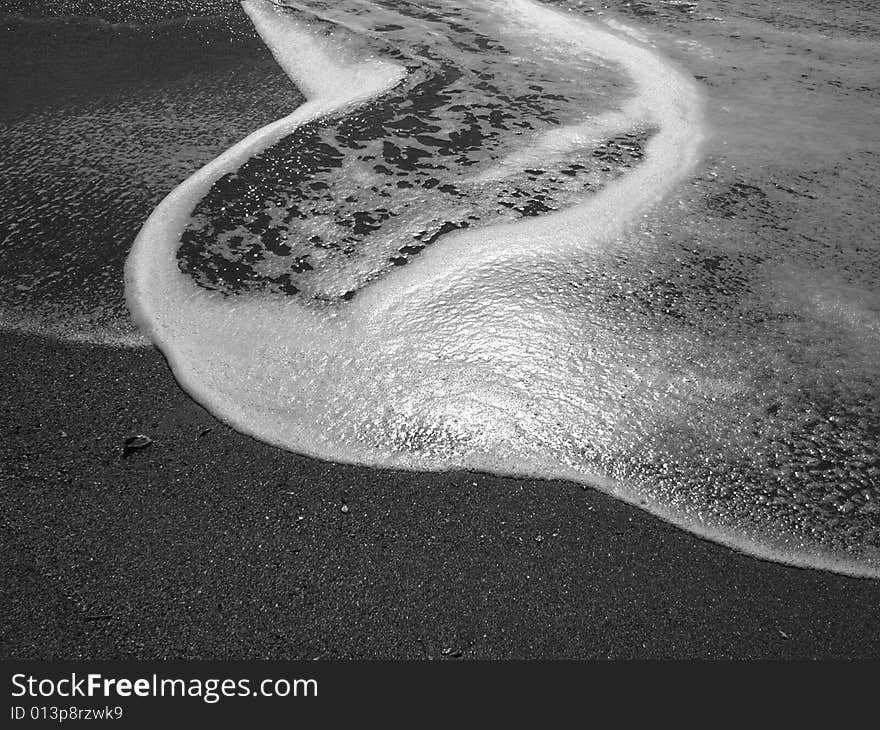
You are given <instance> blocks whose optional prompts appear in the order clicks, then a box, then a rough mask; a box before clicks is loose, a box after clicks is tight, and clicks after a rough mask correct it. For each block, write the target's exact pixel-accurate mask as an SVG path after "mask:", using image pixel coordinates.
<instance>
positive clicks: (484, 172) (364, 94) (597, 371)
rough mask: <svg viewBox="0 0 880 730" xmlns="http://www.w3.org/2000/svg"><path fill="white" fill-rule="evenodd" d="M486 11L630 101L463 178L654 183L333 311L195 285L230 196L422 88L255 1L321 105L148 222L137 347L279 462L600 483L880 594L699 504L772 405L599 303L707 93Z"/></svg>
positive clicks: (415, 263) (399, 278)
mask: <svg viewBox="0 0 880 730" xmlns="http://www.w3.org/2000/svg"><path fill="white" fill-rule="evenodd" d="M491 5H492V7H493V9H494V11H495V12H499V13H503V15H504V18H505V23H504V27H503V28H501V29H500V32H502V33H506V34H509V35H511V36H516V37H521V38H525V39H531V43H532V46H533V47H534V48H535V53H540V52H541V50H540V49H541V48H542V47H543V48H551V47H552V48H553V51H554V52H555V53H559V52H563V53H570V54H571V56H572V57H577V56H579V55H588V56H594V57H599V58H601V59H604V61H605V62H607V63H610V64H613V65H616V66H618V67H620V68H621V69H623V70H624V71H625V72H626V73H627V74H628V75H629V76H630V78H631V79H632V82H633V85H634V90H635V91H634V94H633V95H632V97H631V98H630V100H628V101H626V102H625V103H623V104H622V105H620V106H619V107H618V108H616V109H613V110H611V111H608V112H606V113H601V114H598V115H595V116H592V117H591V116H590V114H589V112H588V111H585V114H584V118H583V119H581V120H579V121H578V122H576V123H571V124H563V125H561V126H559V127H558V128H556V129H554V130H551V131H546V132H544V133H542V134H541V135H538V136H536V137H533V138H530V139H529V140H528V141H527V143H524V144H523V145H522V146H521V147H520V148H518V149H512V150H510V151H509V152H508V153H507V154H506V155H505V156H504V157H503V158H502V159H500V160H498V161H497V162H496V163H495V164H494V165H492V166H489V167H486V168H484V169H481V170H479V171H478V172H476V173H469V172H468V171H462V175H463V176H465V177H467V176H468V175H471V176H472V177H479V178H480V179H482V180H493V179H502V178H504V177H505V176H506V175H509V174H511V171H516V170H518V169H520V168H522V167H523V166H524V165H529V164H533V163H534V161H536V160H540V159H542V158H546V157H552V156H558V155H565V154H566V153H568V152H571V151H572V150H575V149H577V148H580V147H583V146H585V145H590V144H593V143H597V142H599V141H601V140H602V139H604V138H607V137H608V136H609V135H611V134H614V133H617V132H621V131H626V130H632V129H634V128H645V127H651V128H654V129H656V130H657V131H656V133H655V134H654V135H653V136H652V137H651V138H650V140H649V142H648V143H647V146H646V148H645V156H644V160H643V161H642V162H641V164H640V165H638V166H637V167H635V168H634V169H632V170H630V171H629V172H627V173H626V174H625V175H623V176H622V177H620V178H618V179H617V180H615V181H612V182H610V183H609V184H607V185H606V186H605V187H604V188H603V189H601V190H600V191H599V192H597V193H596V194H594V195H592V196H589V197H587V198H586V199H584V200H583V201H582V202H580V203H578V204H576V205H573V206H570V207H568V208H566V209H564V210H560V211H557V212H554V213H552V214H549V215H545V216H541V217H537V218H531V219H528V220H524V221H519V222H516V223H510V224H500V225H491V226H487V227H483V228H477V229H472V230H464V231H457V232H454V233H449V234H448V235H446V236H444V237H443V238H442V239H440V240H439V241H438V242H437V243H436V244H434V245H432V246H430V247H428V248H426V249H425V250H424V251H423V252H422V253H421V255H420V256H418V257H417V258H415V259H413V260H412V261H411V262H410V263H409V264H408V265H407V266H404V267H400V268H397V269H393V270H391V271H389V272H387V273H385V274H384V275H383V276H381V277H378V278H376V279H374V280H372V281H369V282H368V283H366V285H365V286H364V287H363V288H362V289H360V290H359V291H358V293H357V296H356V297H354V299H352V300H351V301H350V302H345V303H338V304H336V305H333V306H323V307H322V306H313V305H311V304H309V303H306V302H304V301H302V300H301V299H297V298H295V297H287V296H284V295H280V294H273V293H268V294H267V293H263V294H256V293H245V294H240V295H235V296H230V295H228V294H225V293H221V292H219V291H211V290H208V289H205V288H203V287H199V286H197V285H196V284H195V283H194V282H193V280H192V279H191V278H190V277H189V276H188V275H187V274H186V273H184V272H183V271H181V269H180V267H179V265H178V261H177V259H176V252H177V250H178V247H179V245H180V240H181V235H182V233H183V231H184V229H185V228H186V226H187V223H188V221H189V219H190V216H191V214H192V211H193V209H194V208H195V206H196V205H197V203H198V202H199V200H201V199H202V198H203V197H204V196H205V195H206V194H207V193H208V192H209V191H210V190H211V187H212V185H213V184H214V183H215V182H216V181H217V180H218V179H219V178H221V176H223V175H225V174H228V173H231V172H234V171H235V170H237V169H238V168H239V167H240V166H241V165H242V164H243V163H245V162H246V161H247V160H248V159H249V158H251V157H252V156H253V155H255V154H257V153H258V152H260V151H261V150H264V149H266V148H267V147H268V146H270V145H272V144H273V143H275V142H276V141H278V140H280V139H282V138H283V137H285V136H286V135H289V134H291V133H292V132H293V131H294V130H296V129H297V128H298V127H300V126H301V125H304V124H307V123H310V122H312V121H314V120H317V119H320V118H322V117H326V116H328V115H342V114H345V113H347V111H348V110H352V109H355V108H356V107H357V105H359V104H363V103H365V102H367V101H369V100H371V99H376V98H378V97H380V96H381V95H382V94H384V93H387V92H388V91H389V90H390V89H392V88H394V86H395V85H396V84H398V83H400V82H401V80H402V79H403V78H404V76H405V73H406V69H405V68H404V67H403V66H401V65H399V64H395V63H393V62H391V61H387V60H382V59H379V58H369V57H367V58H365V57H363V55H362V54H359V53H358V51H357V49H353V48H351V47H349V46H348V45H346V44H345V43H344V42H340V41H339V40H337V39H335V38H333V37H332V36H330V37H328V36H327V35H321V34H318V33H316V32H315V30H314V29H313V28H310V27H309V25H308V24H307V23H304V22H302V21H299V20H296V19H295V18H294V17H293V16H291V15H289V14H285V13H282V12H279V11H277V10H276V9H274V8H273V7H272V6H271V5H270V4H268V3H264V2H260V1H259V0H250V1H249V2H246V3H244V8H245V10H246V12H247V13H248V15H249V16H250V17H251V19H252V21H253V23H254V25H255V27H256V28H257V30H258V32H259V33H260V35H261V36H262V37H263V39H264V40H265V41H266V44H267V45H268V46H269V48H270V49H271V50H272V52H273V54H274V55H275V57H276V59H277V60H278V62H279V63H280V64H281V65H282V67H283V68H284V69H285V71H286V72H287V73H288V74H289V75H290V76H291V78H292V79H293V80H294V81H295V82H296V83H297V84H298V85H299V86H300V88H301V89H302V90H303V91H304V93H305V94H306V96H307V98H308V100H307V102H306V103H305V104H304V105H303V106H301V107H300V108H299V109H297V110H296V111H295V112H293V113H292V114H291V115H290V116H288V117H285V118H284V119H281V120H279V121H277V122H275V123H273V124H270V125H268V126H266V127H264V128H262V129H260V130H258V131H256V132H254V133H253V134H252V135H250V136H249V137H247V138H246V139H244V140H243V141H242V142H240V143H239V144H237V145H235V146H234V147H232V148H230V149H229V150H228V151H227V152H225V153H224V154H223V155H221V156H220V157H218V158H217V159H216V160H214V161H213V162H212V163H210V164H209V165H207V166H206V167H204V168H203V169H201V170H200V171H199V172H197V173H196V174H195V175H193V176H192V177H191V178H189V179H188V180H186V181H185V182H184V183H183V184H182V185H180V186H179V187H178V188H177V189H175V190H174V191H173V192H172V193H171V194H170V195H169V196H168V197H167V198H166V199H165V200H164V201H162V203H161V204H160V205H159V206H158V207H157V208H156V210H155V211H154V213H153V214H152V215H151V216H150V218H149V220H148V221H147V222H146V224H145V225H144V227H143V229H142V230H141V232H140V234H139V236H138V238H137V240H136V243H135V245H134V248H133V249H132V251H131V254H130V256H129V259H128V261H127V264H126V295H127V299H128V303H129V306H130V308H131V310H132V312H133V314H134V316H135V318H136V320H137V322H138V324H139V325H140V327H141V328H142V329H143V330H144V331H145V332H147V333H148V334H149V336H150V337H151V339H152V340H153V342H155V343H156V345H157V346H158V347H159V348H160V349H161V350H162V351H163V353H164V354H165V355H166V357H167V358H168V361H169V363H170V365H171V367H172V369H173V372H174V374H175V377H176V378H177V380H178V381H179V382H180V384H181V385H182V387H183V388H184V389H185V390H186V391H187V392H188V393H190V394H191V395H192V396H193V397H194V398H195V399H196V400H197V401H199V402H200V403H202V404H203V405H205V406H206V407H207V408H208V409H209V410H211V411H212V412H213V413H214V414H216V415H217V416H218V417H219V418H221V419H222V420H224V421H226V422H228V423H230V424H231V425H233V426H234V427H235V428H236V429H238V430H240V431H242V432H244V433H247V434H250V435H252V436H254V437H256V438H258V439H261V440H264V441H266V442H269V443H272V444H275V445H277V446H280V447H282V448H286V449H290V450H293V451H296V452H299V453H303V454H308V455H311V456H315V457H319V458H324V459H329V460H333V461H340V462H352V463H359V464H367V465H374V466H381V467H400V468H406V469H422V470H442V469H453V468H468V469H480V470H489V471H493V472H497V473H502V474H510V475H525V476H534V477H546V478H557V477H558V478H566V479H571V480H576V481H581V482H586V483H589V484H591V485H594V486H597V487H599V488H602V489H604V490H606V491H608V492H610V493H612V494H614V495H616V496H618V497H619V498H622V499H624V500H626V501H629V502H631V503H633V504H637V505H639V506H641V507H643V508H645V509H648V510H649V511H652V512H653V513H655V514H657V515H659V516H661V517H663V518H665V519H667V520H670V521H672V522H674V523H675V524H678V525H680V526H682V527H685V528H686V529H689V530H691V531H693V532H695V533H697V534H700V535H703V536H706V537H709V538H711V539H715V540H718V541H721V542H724V543H726V544H729V545H732V546H735V547H737V548H739V549H742V550H745V551H747V552H751V553H753V554H756V555H759V556H762V557H767V558H771V559H776V560H781V561H785V562H790V563H794V564H798V565H810V566H818V567H824V568H829V569H833V570H838V571H841V572H847V573H851V574H857V575H877V574H878V565H880V562H878V557H877V553H876V551H875V550H873V549H871V548H870V547H866V548H865V549H864V550H863V551H862V552H861V553H860V554H855V555H850V554H847V553H846V552H845V551H841V550H837V549H834V548H833V547H829V546H827V545H824V544H823V543H822V542H821V541H820V540H813V539H810V538H809V537H806V536H804V535H801V534H797V533H796V532H790V531H789V532H786V529H785V527H787V526H783V528H782V529H778V526H777V525H774V524H772V523H771V522H768V521H767V520H766V519H764V517H763V515H761V514H760V513H759V517H758V518H757V519H753V518H752V517H753V515H749V514H745V513H743V512H742V510H740V509H729V510H728V509H726V508H724V507H723V506H719V504H720V503H715V504H714V505H712V506H710V507H708V508H707V506H706V502H705V501H702V502H701V501H700V500H698V499H696V497H695V496H694V495H696V494H697V492H698V491H699V490H700V489H705V488H707V485H709V486H712V487H713V488H714V487H715V486H719V489H720V488H722V487H724V483H725V482H726V481H729V482H730V483H731V484H733V485H734V486H735V487H736V486H737V483H736V480H737V479H739V478H740V477H739V476H736V475H735V474H734V472H735V471H736V469H732V468H728V469H726V470H725V468H724V465H723V464H722V466H721V467H720V468H719V467H718V463H720V462H722V461H723V460H724V459H725V458H727V456H728V455H732V458H734V459H736V458H738V457H740V456H741V455H742V454H746V453H748V452H749V450H750V449H751V448H753V443H752V441H751V440H750V438H751V437H747V436H744V435H743V433H742V432H741V431H740V429H739V427H738V426H737V420H738V419H740V418H745V415H744V414H745V412H746V411H747V410H748V408H751V407H752V406H753V405H754V404H755V403H757V402H760V401H761V399H762V398H764V397H765V394H763V393H762V392H759V388H758V386H757V385H756V383H755V382H754V381H755V378H754V374H753V373H752V372H750V371H749V363H743V362H742V360H741V358H742V357H743V354H742V353H737V352H728V351H725V349H724V348H723V347H718V346H716V345H715V344H714V343H712V342H711V341H701V340H699V339H693V338H691V337H690V336H689V335H688V334H687V333H682V332H680V331H676V332H664V331H660V330H657V329H656V328H653V327H651V326H646V325H645V323H644V322H643V321H642V320H640V319H638V317H636V316H635V315H632V313H631V312H629V310H626V309H621V308H620V307H619V304H616V305H612V304H611V303H610V302H611V300H610V299H609V298H608V297H604V296H600V294H601V293H602V292H603V291H604V290H603V287H605V289H607V288H608V286H609V285H608V284H607V282H606V283H605V284H601V285H600V282H602V281H603V279H602V277H603V276H605V275H606V274H607V272H608V271H611V270H616V271H618V272H619V271H621V270H623V269H622V268H621V267H623V268H625V266H626V265H627V264H621V263H620V259H621V257H622V256H629V255H632V256H633V257H634V260H636V261H637V260H638V256H639V254H638V251H637V250H635V252H634V249H633V248H632V243H631V239H632V237H633V236H634V235H635V236H636V237H637V236H638V231H640V230H642V231H644V230H645V227H646V226H650V224H651V222H652V221H656V220H657V217H658V216H660V215H661V212H662V209H663V207H664V205H669V204H670V196H671V195H672V194H673V193H674V192H675V191H676V189H677V188H678V187H679V186H680V185H681V184H682V182H683V181H685V180H686V179H687V178H688V176H689V175H691V174H692V173H693V172H694V171H695V169H696V168H697V166H698V164H699V162H700V158H701V143H702V140H703V135H704V124H703V122H702V104H703V101H702V97H701V94H700V93H699V91H698V89H697V87H696V85H695V84H694V82H693V80H692V79H691V78H689V77H688V76H687V75H686V74H685V73H684V72H682V71H681V70H680V69H678V68H677V67H676V66H675V65H673V64H671V63H669V62H667V61H666V60H665V59H664V58H662V57H661V56H660V55H659V54H658V53H656V52H655V51H654V50H653V49H652V48H650V47H649V46H647V45H644V44H642V43H641V42H639V41H637V40H634V39H633V38H632V37H622V36H621V35H619V34H617V33H615V32H611V31H609V30H606V29H604V28H602V27H600V26H599V25H597V24H593V23H589V22H587V21H586V20H583V19H581V18H577V17H573V16H572V15H569V14H564V13H561V12H558V11H555V10H553V9H550V8H547V7H545V6H541V5H539V4H536V3H533V2H529V1H528V0H513V1H512V2H509V3H504V4H498V5H497V7H496V4H491ZM581 82H582V83H584V84H589V79H582V80H581ZM624 284H625V282H624ZM615 286H616V284H615ZM630 293H631V294H634V292H630ZM621 296H622V297H623V298H624V299H625V298H626V296H627V289H626V287H625V285H624V286H622V287H621ZM614 301H617V302H619V299H617V300H614ZM627 312H629V314H627ZM775 426H776V423H775V422H774V427H775ZM779 428H784V425H780V426H779ZM737 468H738V467H737ZM732 474H733V475H732ZM737 474H738V472H737ZM749 479H753V481H754V480H760V476H758V477H755V478H752V477H749ZM756 483H757V482H756ZM690 485H697V486H693V487H692V486H690ZM725 488H726V487H725Z"/></svg>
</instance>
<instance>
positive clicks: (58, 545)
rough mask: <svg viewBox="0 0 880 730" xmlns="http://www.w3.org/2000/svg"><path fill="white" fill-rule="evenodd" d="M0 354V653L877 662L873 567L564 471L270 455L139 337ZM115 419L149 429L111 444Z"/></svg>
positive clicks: (4, 344) (20, 344)
mask: <svg viewBox="0 0 880 730" xmlns="http://www.w3.org/2000/svg"><path fill="white" fill-rule="evenodd" d="M0 352H2V355H0V357H2V360H3V369H4V370H3V371H4V373H5V383H4V387H3V389H2V421H0V425H2V433H3V438H2V449H3V459H2V484H3V500H2V532H3V537H2V539H3V555H4V559H3V560H2V562H0V566H2V567H0V570H2V573H3V576H2V590H3V596H2V598H0V606H2V609H0V611H2V618H0V621H2V625H0V637H2V650H0V651H2V656H3V657H5V658H44V659H49V658H60V659H75V658H88V659H99V658H101V659H103V658H290V659H298V658H373V657H376V658H429V657H430V658H456V657H460V658H463V659H466V658H527V657H535V658H537V657H547V658H562V657H569V658H597V657H611V658H630V657H717V658H723V657H786V658H788V657H791V658H793V657H877V656H878V655H880V581H872V580H864V579H862V580H860V579H852V578H844V577H841V576H836V575H832V574H828V573H822V572H817V571H809V570H802V569H794V568H788V567H785V566H781V565H776V564H772V563H767V562H762V561H758V560H755V559H753V558H750V557H747V556H744V555H740V554H738V553H735V552H733V551H731V550H729V549H726V548H724V547H721V546H718V545H715V544H712V543H709V542H706V541H703V540H700V539H698V538H695V537H693V536H691V535H689V534H687V533H685V532H683V531H681V530H679V529H677V528H674V527H671V526H669V525H667V524H665V523H663V522H661V521H660V520H658V519H656V518H654V517H651V516H650V515H648V514H646V513H644V512H641V511H639V510H636V509H634V508H631V507H629V506H627V505H625V504H622V503H620V502H618V501H616V500H614V499H612V498H610V497H607V496H605V495H603V494H600V493H599V492H596V491H593V490H584V489H582V488H581V487H580V486H577V485H573V484H566V483H560V482H529V481H522V480H512V479H502V478H498V477H493V476H487V475H482V474H471V473H464V472H459V473H446V474H418V473H405V472H394V471H379V470H373V469H366V468H357V467H351V466H339V465H335V464H326V463H322V462H319V461H315V460H312V459H308V458H304V457H301V456H297V455H295V454H290V453H286V452H284V451H279V450H277V449H274V448H271V447H269V446H265V445H263V444H261V443H258V442H256V441H253V440H251V439H249V438H246V437H244V436H241V435H239V434H237V433H236V432H234V431H232V430H231V429H229V428H227V427H225V426H223V425H221V424H219V423H217V422H216V421H215V420H214V419H213V418H212V417H211V416H210V415H209V414H208V413H207V412H206V411H204V410H203V409H202V408H200V407H199V406H198V405H196V404H195V403H193V402H192V401H191V400H190V399H189V398H188V397H187V396H186V395H185V394H184V393H183V392H182V391H181V390H180V389H179V388H178V387H177V385H176V383H175V382H174V380H173V378H172V377H171V374H170V372H169V370H168V368H167V366H166V365H165V362H164V361H163V359H162V357H161V355H160V354H159V353H158V352H157V351H155V350H152V349H146V350H116V349H109V348H98V347H89V346H85V345H75V344H65V343H60V342H57V341H53V340H48V339H40V338H28V337H23V336H19V335H11V334H0ZM207 429H211V430H210V431H208V432H207V433H203V432H205V431H206V430H207ZM62 432H64V433H65V434H66V436H65V435H63V434H62ZM136 433H145V434H147V435H149V436H150V437H151V438H153V439H154V443H153V445H152V446H151V447H149V448H147V449H145V450H143V451H140V452H137V453H134V454H132V455H131V456H129V458H127V459H123V458H122V442H123V439H124V438H125V437H126V436H130V435H133V434H136ZM200 434H203V435H201V436H200ZM343 505H347V508H348V509H347V511H345V510H343Z"/></svg>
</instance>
